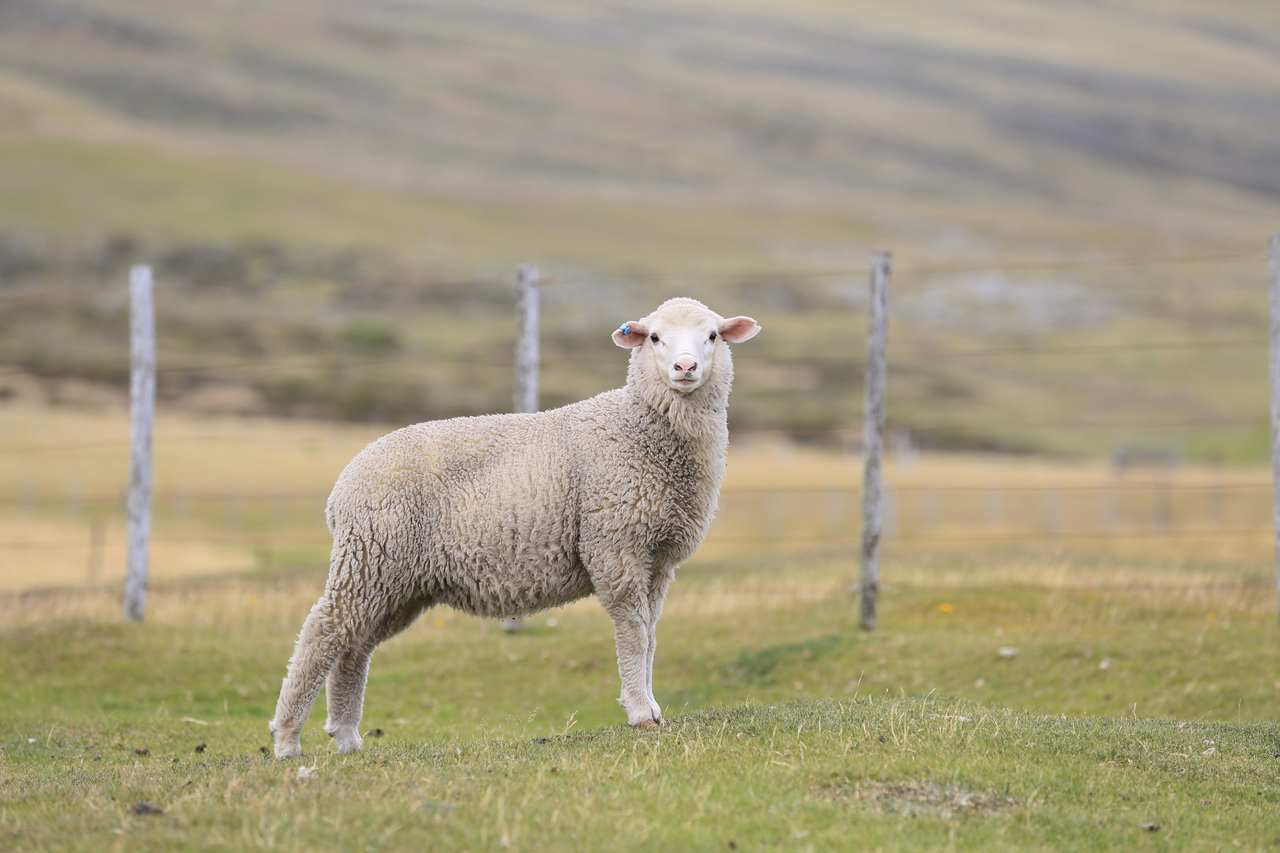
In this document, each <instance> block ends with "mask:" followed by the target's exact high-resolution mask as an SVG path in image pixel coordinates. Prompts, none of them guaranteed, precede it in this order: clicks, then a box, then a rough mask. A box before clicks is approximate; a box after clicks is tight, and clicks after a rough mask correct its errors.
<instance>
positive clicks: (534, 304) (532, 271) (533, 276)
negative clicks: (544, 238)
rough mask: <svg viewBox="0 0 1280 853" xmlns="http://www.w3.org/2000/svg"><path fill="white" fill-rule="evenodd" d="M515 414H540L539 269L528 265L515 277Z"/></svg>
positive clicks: (521, 268)
mask: <svg viewBox="0 0 1280 853" xmlns="http://www.w3.org/2000/svg"><path fill="white" fill-rule="evenodd" d="M516 295H517V299H516V330H517V332H518V334H517V337H516V386H515V411H517V412H536V411H538V269H537V267H534V266H531V265H529V264H526V265H524V266H522V267H520V270H519V272H518V273H517V274H516Z"/></svg>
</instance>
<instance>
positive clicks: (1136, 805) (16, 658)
mask: <svg viewBox="0 0 1280 853" xmlns="http://www.w3.org/2000/svg"><path fill="white" fill-rule="evenodd" d="M1006 559H1010V560H1021V559H1022V558H1018V557H1006ZM1104 563H1105V561H1104ZM1020 565H1022V567H1023V568H1022V571H1023V575H1024V577H1025V583H1023V584H1021V585H1013V586H1011V585H1008V584H1003V585H1000V586H984V585H966V584H963V583H961V584H960V585H956V584H955V583H954V582H951V583H947V582H945V581H944V578H945V577H954V575H948V574H947V573H948V572H953V571H954V570H955V569H957V568H963V566H957V565H956V564H954V563H947V562H946V561H945V560H932V561H924V562H918V561H911V560H908V561H907V562H903V561H902V559H901V558H900V559H899V560H898V563H897V567H896V571H895V567H894V565H893V564H890V566H889V567H888V572H889V574H897V575H899V576H902V577H906V576H907V572H906V570H907V569H908V568H910V569H911V571H913V572H917V573H924V574H918V575H916V576H915V577H916V580H915V581H913V583H912V584H909V585H903V586H897V587H891V588H890V589H889V590H888V591H887V592H886V593H885V596H884V598H883V601H882V611H881V628H880V629H878V630H877V631H875V632H872V633H865V632H862V631H860V630H858V629H857V628H856V625H855V623H854V621H853V612H852V611H853V607H852V605H853V602H852V601H851V600H850V599H849V598H848V597H847V596H846V595H845V594H843V593H842V592H841V590H842V589H843V583H842V582H841V581H840V577H841V575H842V574H843V573H844V572H845V571H846V568H845V567H844V565H843V564H842V563H839V562H834V563H833V562H828V561H823V560H815V559H813V558H805V559H801V558H791V559H783V558H780V559H778V560H769V561H762V562H751V561H747V562H745V563H744V562H742V561H735V562H734V563H731V564H722V565H716V564H701V565H698V564H695V565H694V566H692V567H690V568H688V570H687V571H686V572H685V573H684V574H683V576H682V577H681V578H680V579H679V580H678V582H677V585H676V587H675V589H674V591H673V595H672V597H671V599H670V600H669V607H668V612H667V614H666V615H664V617H663V621H662V624H661V626H660V637H661V643H660V646H659V652H658V662H657V667H656V678H655V682H656V683H655V692H656V693H657V695H658V698H659V700H660V701H661V702H662V703H663V704H664V707H665V708H666V711H667V714H668V717H669V719H670V721H671V725H670V726H669V727H667V728H665V729H664V730H663V731H661V732H660V733H658V734H646V733H637V732H633V731H631V730H630V729H628V728H626V727H625V726H623V725H620V723H621V721H622V714H621V711H620V710H619V709H618V707H617V705H616V702H615V701H614V700H615V697H616V695H617V674H616V670H615V665H614V660H613V649H612V638H611V630H610V626H609V624H608V621H607V619H606V618H605V617H604V616H603V614H602V613H601V612H600V611H599V608H598V606H596V605H595V604H594V603H593V602H588V603H584V604H583V605H578V606H574V607H571V608H568V609H566V610H563V611H552V613H551V614H549V615H544V616H537V617H534V618H533V619H531V620H529V621H528V623H527V629H526V630H525V631H524V632H522V633H520V634H516V635H506V634H504V633H502V632H501V631H499V630H497V628H496V626H494V627H493V628H492V629H490V626H489V625H487V624H486V623H482V622H477V621H475V620H471V619H467V618H463V617H460V616H457V615H455V614H451V613H449V612H447V611H438V612H431V613H428V614H427V615H426V616H425V617H424V618H423V619H422V620H420V621H419V623H418V624H417V625H415V626H414V627H413V628H412V629H410V631H408V632H407V633H406V634H405V635H403V636H401V637H400V638H398V639H396V640H394V641H392V642H391V643H389V644H387V645H386V646H384V647H383V649H382V650H380V651H379V653H378V654H377V655H376V656H375V658H374V663H373V667H372V671H371V677H370V683H369V690H368V694H367V697H366V704H365V719H364V722H363V728H365V729H366V730H370V731H371V730H373V729H380V730H381V731H382V732H383V735H382V736H381V737H375V736H369V737H367V738H366V750H365V751H364V753H363V754H361V755H358V756H348V757H344V756H339V755H338V754H336V753H335V752H333V750H332V747H331V742H330V741H329V739H328V738H327V737H325V736H324V734H323V732H321V731H320V729H319V725H320V723H321V722H323V699H322V700H321V702H320V703H319V705H318V707H317V711H316V712H315V713H314V714H313V718H312V721H311V723H310V725H309V726H308V728H307V729H306V730H305V732H304V734H303V748H304V750H305V751H306V752H307V757H306V758H304V759H303V760H302V761H295V762H292V763H288V764H281V763H277V762H275V761H274V760H273V759H269V758H266V757H265V756H264V755H263V754H262V753H261V751H260V748H261V747H265V746H267V745H268V744H269V737H268V734H267V731H266V725H265V721H266V720H267V718H268V717H269V716H270V714H271V712H272V710H273V707H274V701H275V695H276V690H277V688H278V685H279V678H280V677H281V675H282V674H283V670H284V665H285V662H286V660H287V658H288V655H289V653H290V651H291V647H292V641H293V634H294V632H295V631H296V629H297V625H298V624H300V621H301V618H302V616H303V615H304V613H305V610H306V606H307V603H308V601H310V600H313V599H314V596H315V595H316V594H317V593H318V586H317V583H318V581H317V579H316V578H315V576H314V575H313V574H303V575H296V576H292V577H278V578H275V579H270V578H263V579H258V580H255V579H252V578H249V579H246V578H239V579H229V580H222V581H209V582H205V583H201V584H191V583H188V584H185V585H173V586H168V587H161V588H159V589H156V590H154V591H153V595H152V599H151V618H150V620H149V621H148V623H146V624H144V625H142V626H139V627H134V626H125V625H119V624H110V623H109V622H106V623H104V622H100V621H93V620H86V619H83V618H81V619H73V620H67V619H65V618H63V619H60V620H59V619H53V620H51V619H49V618H46V617H43V616H42V615H41V614H42V613H50V612H52V610H51V608H52V607H54V605H55V601H54V599H55V598H56V597H57V595H59V594H50V596H47V597H43V598H42V597H39V596H36V597H28V598H27V599H25V600H23V601H22V602H20V603H19V602H17V601H16V600H11V601H10V602H8V604H9V607H10V609H8V610H6V617H5V618H6V620H7V621H9V623H10V624H11V625H13V627H11V628H9V629H7V630H5V631H4V632H3V633H2V634H0V678H3V679H4V682H5V683H6V684H7V685H9V688H8V689H7V690H6V692H5V694H4V696H3V698H0V720H3V722H2V723H0V780H2V781H0V838H4V839H5V844H6V848H7V849H16V850H35V849H43V850H61V849H66V850H75V849H101V848H103V847H109V846H111V845H113V844H121V845H124V846H125V847H127V848H128V849H196V848H204V847H213V848H215V849H255V848H259V847H273V848H275V849H284V850H302V849H344V850H345V849H367V848H372V849H387V850H392V849H422V848H424V847H429V848H430V849H441V850H476V849H619V850H624V849H640V848H642V847H647V848H652V847H655V846H656V847H657V848H659V849H677V848H679V849H730V848H729V842H730V841H732V842H733V843H734V845H735V848H736V849H759V848H762V847H776V846H781V847H783V848H785V849H801V850H803V849H810V848H812V849H847V848H848V845H849V843H850V839H857V840H858V843H859V844H865V845H866V846H867V847H868V848H869V849H874V848H880V849H886V850H895V849H901V850H908V849H933V848H939V849H940V848H945V847H948V846H954V847H956V848H958V849H970V850H988V849H1079V850H1094V849H1126V850H1127V849H1133V848H1134V847H1135V846H1136V845H1143V844H1151V845H1155V846H1156V847H1158V848H1161V849H1197V848H1196V845H1199V844H1208V845H1210V846H1211V847H1214V846H1223V847H1230V846H1232V845H1233V843H1234V842H1239V844H1241V845H1243V847H1244V848H1245V849H1263V848H1268V847H1269V846H1270V845H1272V844H1273V839H1274V838H1275V837H1276V836H1277V835H1278V834H1280V829H1278V828H1277V826H1276V825H1275V822H1274V813H1275V809H1276V806H1277V800H1278V799H1280V786H1278V785H1277V771H1278V770H1280V758H1277V755H1278V754H1280V729H1278V728H1277V726H1276V724H1275V723H1274V722H1273V721H1274V719H1275V716H1276V708H1277V704H1278V699H1280V683H1277V682H1276V680H1275V673H1276V671H1277V668H1278V666H1280V660H1278V657H1280V651H1278V650H1277V644H1276V642H1275V632H1276V626H1275V615H1274V592H1273V591H1269V590H1268V588H1267V587H1266V586H1265V585H1264V584H1263V583H1262V582H1261V578H1262V577H1264V575H1262V574H1261V573H1262V572H1263V571H1265V569H1264V568H1263V567H1257V568H1252V569H1250V568H1248V567H1243V568H1242V567H1239V566H1234V567H1233V566H1218V567H1216V568H1215V567H1207V568H1206V567H1205V566H1188V567H1184V568H1179V567H1177V566H1162V567H1156V566H1153V567H1151V572H1150V573H1149V575H1148V577H1149V578H1150V580H1151V583H1148V584H1142V585H1137V586H1134V585H1130V586H1127V587H1125V588H1118V587H1117V588H1100V589H1099V588H1095V589H1087V588H1086V589H1069V588H1065V587H1062V586H1059V585H1055V584H1054V583H1053V582H1052V581H1051V578H1052V577H1054V576H1056V575H1057V574H1058V573H1059V572H1060V571H1061V567H1060V566H1059V565H1057V564H1055V563H1054V562H1053V561H1048V560H1040V561H1035V560H1027V561H1025V563H1021V564H1020ZM1077 567H1078V568H1079V570H1080V571H1081V572H1086V571H1095V572H1098V573H1099V574H1100V575H1103V576H1105V574H1106V572H1107V571H1108V565H1105V564H1100V565H1090V564H1088V562H1087V561H1083V562H1078V563H1077ZM1112 568H1113V569H1114V568H1119V566H1118V565H1115V566H1112ZM1127 568H1128V569H1129V570H1131V571H1132V570H1134V569H1135V567H1134V565H1132V564H1130V565H1128V566H1127ZM1137 568H1138V569H1141V566H1137ZM1208 569H1212V570H1213V572H1216V574H1211V575H1206V574H1204V572H1205V571H1207V570H1208ZM1197 572H1198V573H1199V574H1196V573H1197ZM929 573H933V574H931V575H930V574H929ZM930 577H932V580H929V579H928V578H930ZM1180 577H1182V578H1183V579H1185V580H1187V581H1188V583H1179V582H1178V581H1179V578H1180ZM1207 577H1210V578H1216V580H1212V579H1211V580H1206V578H1207ZM783 579H786V581H785V582H780V581H782V580H783ZM922 579H923V580H922ZM824 591H825V594H823V592H824ZM60 595H62V596H64V597H65V596H71V595H73V594H72V593H62V594H60ZM944 604H945V605H947V606H946V607H942V606H941V605H944ZM1009 648H1012V649H1016V654H1015V655H1014V656H1013V657H1005V656H1002V653H1001V650H1002V649H1009ZM1005 654H1008V653H1007V652H1005ZM1104 662H1105V664H1104ZM1210 742H1212V743H1210ZM201 743H203V744H205V745H206V746H205V748H204V750H203V751H202V752H199V753H197V752H196V751H195V749H196V746H197V744H201ZM141 748H145V749H146V750H147V751H148V752H147V754H146V755H142V754H139V753H138V752H137V751H136V750H138V749H141ZM1211 749H1212V752H1207V751H1208V750H1211ZM300 765H301V766H306V767H308V768H313V769H314V772H315V776H314V777H312V778H305V779H304V778H298V767H299V766H300ZM137 802H146V803H150V804H152V805H155V806H157V807H160V808H163V809H164V810H165V812H164V814H163V815H134V814H132V813H131V812H130V808H131V807H132V806H133V805H134V804H135V803H137ZM1140 824H1159V825H1160V829H1158V830H1147V829H1143V828H1142V826H1140Z"/></svg>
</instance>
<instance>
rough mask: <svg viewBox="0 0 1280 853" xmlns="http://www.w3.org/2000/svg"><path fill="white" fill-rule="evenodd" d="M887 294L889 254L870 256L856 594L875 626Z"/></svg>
mask: <svg viewBox="0 0 1280 853" xmlns="http://www.w3.org/2000/svg"><path fill="white" fill-rule="evenodd" d="M888 296H889V253H888V252H877V253H876V254H875V255H873V256H872V258H871V323H870V327H869V329H868V331H867V380H866V388H865V390H864V397H863V404H862V447H863V451H862V452H863V454H864V457H865V458H864V463H863V464H864V468H863V475H862V554H861V556H862V586H861V590H860V593H859V596H858V601H859V605H860V609H861V618H862V628H863V630H866V631H870V630H871V629H872V628H874V627H875V626H876V599H877V597H878V595H879V592H880V518H881V516H880V486H881V483H880V459H881V456H883V454H884V420H885V360H884V347H885V337H886V333H887V325H888V318H887V317H886V314H887V313H888Z"/></svg>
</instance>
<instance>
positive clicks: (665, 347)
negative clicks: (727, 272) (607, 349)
mask: <svg viewBox="0 0 1280 853" xmlns="http://www.w3.org/2000/svg"><path fill="white" fill-rule="evenodd" d="M759 331H760V326H759V325H758V324H757V323H756V321H755V320H753V319H751V318H750V317H732V318H730V319H728V320H726V319H724V318H723V317H721V316H720V315H719V314H716V313H715V312H714V311H711V310H710V309H709V308H707V307H706V306H705V305H703V304H702V303H701V302H697V301H695V300H693V299H671V300H668V301H667V302H664V303H663V304H662V305H661V306H660V307H659V308H658V310H657V311H655V312H653V313H652V314H650V315H649V316H648V317H646V318H644V319H643V320H629V321H628V322H626V323H623V324H622V326H621V327H620V328H619V329H618V330H617V331H615V332H614V333H613V342H614V343H616V344H617V345H618V346H620V347H626V348H634V347H646V348H647V349H648V350H649V351H650V352H651V354H652V356H653V364H654V366H655V367H656V369H657V372H658V375H659V376H661V377H662V380H663V382H665V383H666V384H667V385H668V386H669V387H670V388H673V389H674V390H676V391H679V392H680V393H682V394H688V393H689V392H690V391H693V390H694V389H696V388H699V387H701V386H702V384H703V383H704V382H706V380H707V377H709V376H710V375H711V369H712V366H713V365H714V364H715V360H716V354H717V353H718V352H720V351H722V350H723V349H724V344H725V342H732V343H738V342H739V341H745V340H747V339H749V338H753V337H755V335H756V333H757V332H759Z"/></svg>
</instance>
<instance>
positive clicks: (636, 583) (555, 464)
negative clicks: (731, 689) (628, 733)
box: [271, 299, 760, 758]
mask: <svg viewBox="0 0 1280 853" xmlns="http://www.w3.org/2000/svg"><path fill="white" fill-rule="evenodd" d="M759 330H760V327H759V326H758V325H757V324H756V321H755V320H753V319H751V318H750V317H734V318H732V319H728V320H726V319H724V318H723V317H721V316H719V315H718V314H716V313H714V312H713V311H711V310H710V309H709V308H707V307H706V306H705V305H703V304H702V303H700V302H697V301H695V300H693V299H671V300H668V301H667V302H664V303H663V304H662V305H661V306H660V307H659V308H658V310H656V311H655V312H653V313H652V314H650V315H649V316H648V317H646V318H644V319H643V320H633V321H630V322H627V323H624V324H623V325H622V327H621V328H619V329H618V330H617V331H615V332H614V333H613V340H614V342H615V343H616V344H617V345H618V346H620V347H624V348H630V349H631V362H630V365H629V367H628V369H627V382H626V385H625V386H623V387H622V388H619V389H616V390H613V391H607V392H605V393H603V394H599V395H597V396H595V397H592V398H590V399H588V400H583V401H582V402H579V403H574V404H572V405H569V406H565V407H563V408H560V409H553V410H550V411H545V412H538V413H536V414H514V415H487V416H482V417H472V418H455V419H453V420H446V421H433V422H429V423H422V424H417V425H414V426H409V427H405V428H404V429H400V430H397V431H395V432H393V433H391V434H390V435H386V436H384V437H382V438H380V439H378V440H377V441H375V442H373V443H372V444H370V445H369V446H368V447H366V448H365V449H364V450H363V451H361V452H360V453H359V454H358V455H357V456H356V457H355V458H354V459H353V460H351V463H350V464H348V465H347V467H346V469H345V470H344V471H343V472H342V475H341V476H340V477H339V478H338V482H337V484H336V485H335V486H334V488H333V493H332V494H331V495H330V496H329V504H328V508H327V512H326V518H327V520H328V524H329V530H330V531H331V532H332V533H333V552H332V556H331V558H330V567H329V580H328V583H327V584H326V585H325V591H324V595H322V596H321V598H320V600H319V601H318V602H317V603H316V604H315V606H314V607H312V608H311V613H310V615H308V616H307V619H306V622H305V623H304V624H303V626H302V631H301V632H300V633H299V634H298V643H297V647H296V648H295V649H294V653H293V657H292V658H291V659H290V661H289V669H288V674H287V675H286V676H285V679H284V685H283V687H282V688H281V691H280V700H279V702H278V703H277V705H276V713H275V718H274V719H273V720H272V721H271V732H272V735H273V736H274V738H275V754H276V757H277V758H290V757H293V756H296V755H301V754H302V748H301V744H300V742H299V738H300V735H301V732H302V726H303V724H304V723H305V722H306V719H307V716H308V715H309V714H310V713H311V706H312V705H313V704H314V703H315V700H316V697H317V695H318V694H319V692H320V687H321V685H322V684H323V683H326V678H327V697H328V711H329V718H328V721H327V722H326V723H325V726H324V728H325V731H326V732H328V733H329V735H330V736H331V737H334V738H336V739H337V745H338V750H339V751H340V752H354V751H356V750H358V749H360V747H361V739H360V733H359V724H360V716H361V712H362V709H363V705H364V689H365V681H366V679H367V677H368V672H369V658H370V656H371V655H372V654H373V651H374V649H375V648H377V646H378V645H379V644H380V643H382V642H383V641H385V640H387V639H389V638H390V637H392V636H394V635H396V634H398V633H399V632H401V631H403V630H404V629H405V628H407V627H408V626H409V625H410V624H411V623H412V622H413V621H414V620H415V619H416V618H417V617H418V615H419V614H421V613H422V612H423V611H424V610H426V609H427V608H429V607H433V606H435V605H437V604H447V605H449V606H451V607H454V608H456V609H458V610H462V611H465V612H467V613H472V614H475V615H477V616H483V617H488V618H502V617H509V616H517V615H523V614H529V613H533V612H535V611H539V610H544V609H546V608H548V607H554V606H557V605H561V604H566V603H568V602H571V601H576V600H577V599H580V598H583V597H585V596H587V595H590V594H591V593H593V592H594V593H595V594H596V596H597V597H598V598H599V599H600V603H601V604H602V605H603V606H604V608H605V610H606V611H607V612H608V613H609V616H610V617H612V619H613V622H614V638H615V640H616V643H617V650H618V673H619V675H620V676H621V677H622V696H621V698H620V699H619V702H620V703H621V704H622V707H623V708H625V709H626V711H627V722H628V723H630V724H631V725H632V726H657V725H661V724H662V711H661V709H660V708H659V706H658V702H657V700H655V699H654V698H653V653H654V649H655V648H656V644H657V639H656V633H655V630H656V627H657V622H658V616H659V615H660V614H661V613H662V601H663V598H664V597H665V595H666V592H667V586H668V585H669V584H670V583H671V579H672V577H673V575H674V573H675V569H676V566H678V565H679V564H680V563H682V562H684V561H685V560H686V559H688V558H689V557H690V556H691V555H692V554H693V552H694V551H695V550H696V549H697V547H698V545H700V544H701V542H702V539H703V537H704V536H705V535H706V532H707V528H708V527H709V526H710V525H711V520H712V518H713V517H714V516H715V512H716V508H717V500H718V496H719V492H720V482H721V480H722V479H723V478H724V471H725V453H726V450H727V449H728V443H729V431H728V424H727V420H726V408H727V406H728V402H729V388H730V386H731V385H732V382H733V361H732V359H731V357H730V354H729V348H728V347H727V346H726V342H729V341H731V342H733V343H737V342H739V341H745V340H747V339H749V338H751V337H754V336H755V334H756V333H757V332H758V331H759Z"/></svg>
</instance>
